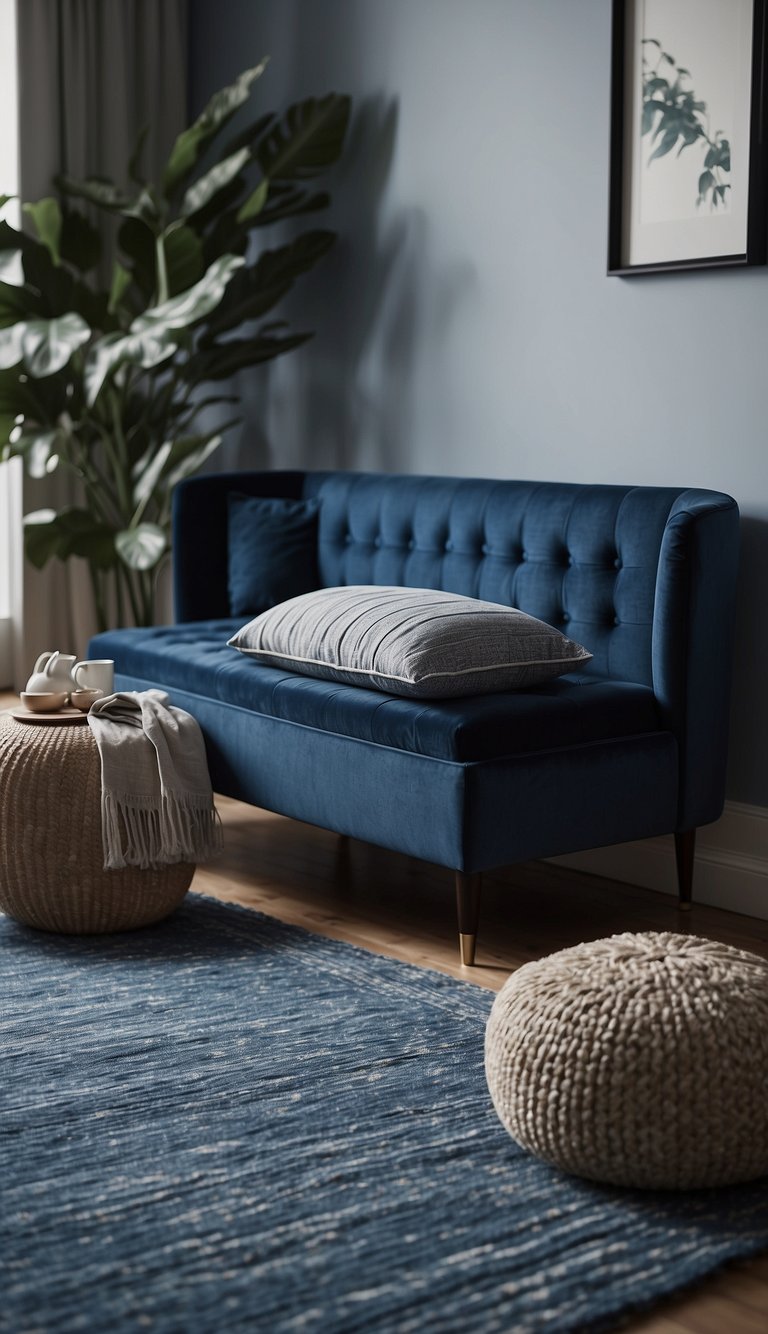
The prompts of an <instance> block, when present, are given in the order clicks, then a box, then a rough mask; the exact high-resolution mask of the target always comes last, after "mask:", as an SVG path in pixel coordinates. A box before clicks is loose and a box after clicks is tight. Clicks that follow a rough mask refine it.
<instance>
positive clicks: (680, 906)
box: [677, 903, 693, 912]
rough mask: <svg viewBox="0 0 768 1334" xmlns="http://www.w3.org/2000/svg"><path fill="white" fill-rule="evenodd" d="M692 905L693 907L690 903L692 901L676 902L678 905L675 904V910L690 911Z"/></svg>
mask: <svg viewBox="0 0 768 1334" xmlns="http://www.w3.org/2000/svg"><path fill="white" fill-rule="evenodd" d="M692 907H693V904H692V903H678V905H677V911H678V912H690V911H691V908H692Z"/></svg>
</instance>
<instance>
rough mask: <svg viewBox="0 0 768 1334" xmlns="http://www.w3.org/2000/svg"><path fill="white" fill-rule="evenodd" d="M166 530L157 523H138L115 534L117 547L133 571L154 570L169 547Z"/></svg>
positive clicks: (123, 560)
mask: <svg viewBox="0 0 768 1334" xmlns="http://www.w3.org/2000/svg"><path fill="white" fill-rule="evenodd" d="M167 544H168V543H167V538H166V535H165V530H164V529H163V528H161V527H160V525H159V524H157V523H137V524H136V526H135V528H125V529H124V530H123V531H122V532H120V533H116V534H115V547H116V548H117V553H118V555H119V557H120V559H121V561H122V562H123V564H125V565H127V566H128V567H129V569H131V570H152V569H154V567H155V566H156V565H157V563H158V561H159V560H160V559H161V557H162V556H163V554H164V552H165V548H166V546H167Z"/></svg>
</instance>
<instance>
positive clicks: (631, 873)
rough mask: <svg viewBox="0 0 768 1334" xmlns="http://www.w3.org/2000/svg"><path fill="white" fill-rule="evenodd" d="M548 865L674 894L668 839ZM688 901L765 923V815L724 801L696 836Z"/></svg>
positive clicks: (767, 860) (767, 839)
mask: <svg viewBox="0 0 768 1334" xmlns="http://www.w3.org/2000/svg"><path fill="white" fill-rule="evenodd" d="M552 860H553V861H554V862H557V863H558V864H559V865H561V866H570V867H573V868H574V869H575V870H577V871H588V872H589V873H590V874H591V875H603V876H607V877H608V878H609V879H611V880H623V881H626V882H627V883H628V884H630V885H642V886H643V887H644V888H645V889H656V890H660V891H661V892H662V893H664V894H677V873H676V870H675V846H674V839H673V838H672V835H671V834H670V836H669V837H668V838H649V839H644V840H643V841H642V842H640V843H619V844H617V845H616V846H615V847H611V848H593V849H591V850H590V851H589V852H576V853H572V854H571V855H570V856H568V857H553V858H552ZM693 897H694V900H695V901H696V902H698V903H708V904H710V905H711V906H712V907H715V908H727V909H729V910H730V911H731V912H738V913H746V914H747V915H748V916H749V917H761V918H763V919H765V920H768V810H766V809H765V808H764V807H763V806H747V805H744V804H743V803H741V802H738V801H729V802H726V805H725V811H724V812H723V815H722V816H721V818H720V819H719V820H717V821H716V823H715V824H710V825H704V826H703V827H702V828H701V829H700V830H699V831H698V835H697V838H696V862H695V866H694V873H693Z"/></svg>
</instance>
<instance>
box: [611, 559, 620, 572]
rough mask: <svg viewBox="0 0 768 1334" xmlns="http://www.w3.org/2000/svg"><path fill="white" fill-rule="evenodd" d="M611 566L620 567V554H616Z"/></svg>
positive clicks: (618, 568)
mask: <svg viewBox="0 0 768 1334" xmlns="http://www.w3.org/2000/svg"><path fill="white" fill-rule="evenodd" d="M613 568H614V570H620V569H621V557H620V556H617V557H616V559H615V561H614V562H613Z"/></svg>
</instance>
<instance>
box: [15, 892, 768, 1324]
mask: <svg viewBox="0 0 768 1334" xmlns="http://www.w3.org/2000/svg"><path fill="white" fill-rule="evenodd" d="M0 960H1V961H2V980H1V983H0V985H1V986H2V991H0V997H1V998H2V999H1V1001H0V1025H1V1027H2V1053H3V1069H2V1090H1V1092H0V1097H1V1099H2V1136H1V1139H0V1145H1V1147H0V1182H1V1183H2V1185H1V1186H0V1189H1V1190H2V1201H3V1207H2V1211H1V1217H0V1269H1V1270H2V1288H1V1290H0V1328H1V1329H3V1330H10V1331H13V1334H22V1331H37V1332H39V1334H49V1332H50V1331H69V1330H72V1331H75V1330H87V1331H99V1332H101V1331H122V1330H141V1329H143V1328H148V1329H151V1330H155V1331H178V1332H179V1334H197V1332H198V1331H211V1332H213V1331H216V1334H219V1332H220V1331H224V1330H226V1331H230V1330H264V1331H270V1334H271V1332H272V1331H310V1332H312V1331H318V1332H319V1331H323V1334H339V1332H341V1331H343V1332H344V1334H351V1332H352V1331H361V1332H362V1331H366V1334H367V1331H387V1334H389V1332H390V1331H392V1332H394V1331H397V1332H398V1334H400V1332H406V1331H419V1332H420V1331H423V1330H425V1329H430V1330H436V1331H461V1334H469V1332H471V1331H483V1332H485V1331H488V1332H489V1334H490V1332H491V1331H503V1332H504V1334H513V1332H514V1331H529V1330H530V1331H534V1330H550V1331H557V1334H563V1332H564V1331H568V1330H578V1329H582V1330H583V1329H588V1330H590V1331H596V1330H603V1329H611V1328H614V1327H615V1326H616V1325H617V1323H618V1322H619V1321H620V1319H621V1317H622V1315H626V1314H627V1313H628V1312H629V1311H631V1310H633V1309H636V1308H639V1307H641V1306H644V1305H646V1304H648V1303H650V1302H651V1301H653V1300H656V1299H658V1298H659V1297H661V1296H662V1295H663V1294H666V1293H670V1292H672V1291H674V1290H676V1289H678V1288H680V1287H683V1286H684V1285H686V1284H687V1283H689V1282H690V1281H691V1280H693V1279H695V1278H697V1277H698V1276H700V1275H703V1274H705V1273H707V1272H708V1271H709V1270H712V1269H715V1268H716V1267H717V1266H719V1265H720V1264H722V1263H723V1262H725V1261H726V1260H728V1259H729V1258H733V1257H737V1256H747V1255H750V1254H752V1253H754V1252H756V1251H758V1250H760V1249H762V1248H764V1247H766V1246H768V1198H766V1196H767V1192H766V1183H765V1182H762V1183H757V1184H755V1185H752V1186H747V1187H739V1188H737V1189H734V1190H730V1191H700V1192H695V1193H691V1194H688V1195H668V1194H665V1195H648V1194H646V1193H643V1192H631V1191H626V1190H618V1189H607V1188H602V1187H599V1186H596V1185H593V1184H589V1183H587V1182H583V1181H579V1180H576V1179H574V1178H572V1177H566V1176H564V1175H562V1174H560V1173H558V1172H556V1171H554V1170H552V1169H550V1168H549V1167H546V1166H544V1165H543V1164H541V1163H538V1162H537V1161H536V1160H534V1159H533V1158H531V1157H529V1156H528V1155H527V1154H526V1153H524V1152H523V1151H522V1150H521V1149H519V1148H518V1147H517V1146H516V1145H515V1144H514V1143H513V1141H512V1140H511V1139H510V1138H509V1136H508V1135H507V1134H506V1132H505V1131H504V1130H503V1129H502V1127H501V1125H500V1123H499V1122H498V1121H497V1119H496V1116H495V1113H494V1112H493V1110H492V1107H491V1105H490V1099H489V1096H488V1093H487V1089H486V1084H485V1078H484V1074H483V1034H484V1027H485V1021H486V1018H487V1015H488V1011H489V1009H490V1006H491V1003H492V1001H493V996H492V995H491V994H490V993H489V992H487V991H484V990H480V989H479V988H477V987H475V986H473V985H471V984H469V983H462V982H456V981H454V980H453V979H451V978H448V977H443V976H441V975H439V974H437V973H434V972H427V971H424V970H421V969H418V968H415V967H412V966H408V965H404V964H401V963H397V962H393V961H391V960H388V959H383V958H380V957H378V956H376V955H373V954H369V953H367V952H365V951H363V950H360V949H356V948H354V947H352V946H350V945H345V944H340V943H337V942H334V941H329V940H324V939H321V938H320V937H318V936H314V935H310V934H308V933H307V932H304V931H300V930H298V929H295V928H291V927H286V926H283V925H282V924H280V923H278V922H275V921H272V920H271V919H269V918H266V917H263V916H261V915H260V914H257V913H252V912H248V911H246V910H245V909H240V908H234V907H230V906H225V905H223V904H219V903H217V902H214V901H213V900H210V899H207V898H202V897H200V896H197V895H191V896H190V897H189V898H188V899H187V901H186V903H185V905H184V906H183V908H182V909H181V910H180V911H179V912H178V913H176V914H175V915H174V916H173V917H172V918H170V919H168V920H167V921H166V922H164V923H162V924H161V925H160V926H157V927H153V928H150V929H147V930H144V931H137V932H133V933H131V934H129V935H122V936H109V937H107V936H102V937H63V936H53V935H47V934H42V933H38V932H33V931H28V930H26V929H25V928H23V927H20V926H17V925H15V924H14V923H12V922H10V921H9V920H8V919H7V918H0Z"/></svg>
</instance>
